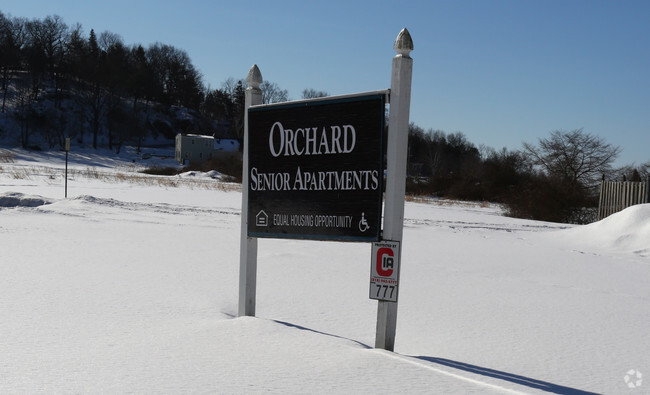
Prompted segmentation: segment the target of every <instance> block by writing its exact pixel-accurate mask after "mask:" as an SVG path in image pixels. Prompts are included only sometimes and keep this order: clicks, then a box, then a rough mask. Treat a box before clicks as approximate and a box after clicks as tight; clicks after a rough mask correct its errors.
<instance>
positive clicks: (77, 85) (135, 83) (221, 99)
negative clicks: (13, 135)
mask: <svg viewBox="0 0 650 395" xmlns="http://www.w3.org/2000/svg"><path fill="white" fill-rule="evenodd" d="M266 85H267V86H268V87H270V88H274V89H276V91H277V92H275V93H276V96H277V95H278V94H279V95H280V96H281V95H282V94H283V93H284V95H285V96H286V91H282V90H279V89H278V88H277V86H276V85H274V84H271V83H266ZM0 90H1V92H0V94H1V95H2V97H1V98H0V101H1V102H0V112H1V113H2V114H1V115H4V117H5V126H6V123H7V122H11V126H12V129H14V127H15V128H16V129H19V130H20V144H21V145H22V146H23V147H25V148H27V147H30V137H32V136H33V135H34V134H38V135H39V136H43V137H44V138H45V140H46V141H47V142H48V143H49V145H50V148H53V147H55V146H57V145H59V146H60V145H61V144H62V142H63V138H64V136H72V137H75V138H77V139H78V140H80V139H83V137H84V134H85V133H84V131H85V132H86V133H87V131H90V133H89V134H90V136H92V145H93V147H95V148H97V145H98V139H99V138H103V139H104V141H107V143H108V145H109V147H110V148H111V149H112V148H114V146H117V148H118V150H119V146H120V145H121V144H122V143H123V142H125V141H131V142H139V141H141V140H142V138H143V137H144V136H145V135H146V134H147V133H150V134H154V135H160V134H162V135H164V136H165V137H166V138H173V135H174V134H175V133H176V130H178V129H190V130H191V131H193V132H199V133H200V132H206V133H208V132H209V134H213V133H214V131H215V130H221V135H222V136H221V137H232V138H237V137H239V136H240V135H241V130H242V127H243V106H244V90H245V86H244V82H243V81H241V80H239V81H236V80H234V79H232V78H230V79H228V80H226V82H224V84H223V87H222V89H214V90H211V89H208V88H206V87H204V85H203V82H202V79H201V74H200V72H199V71H198V70H197V69H196V68H195V67H194V66H193V65H192V62H191V60H190V58H189V56H188V55H187V53H186V52H185V51H184V50H182V49H178V48H174V47H173V46H170V45H166V44H161V43H155V44H152V45H149V46H148V47H146V48H145V47H143V46H142V45H139V44H137V45H131V46H128V45H127V44H125V43H124V42H123V41H122V39H121V37H120V36H118V35H117V34H115V33H111V32H103V33H101V34H99V35H97V34H96V33H95V31H94V30H90V32H89V33H88V34H85V33H84V31H83V29H82V26H81V25H80V24H76V25H73V26H68V25H66V24H65V23H64V21H63V20H62V19H61V18H60V17H58V16H56V15H55V16H48V17H46V18H44V19H43V20H39V19H34V20H27V19H24V18H17V17H16V18H10V17H7V16H5V15H4V14H3V13H2V12H0ZM270 90H271V89H269V91H270ZM268 100H278V98H277V97H269V98H268ZM285 100H286V99H285ZM175 112H182V114H175ZM7 119H8V121H7ZM183 121H185V122H186V123H189V124H187V125H183V124H182V122H183ZM175 122H176V123H175ZM179 122H180V125H179V124H177V123H179ZM0 126H2V124H0ZM184 126H186V127H184ZM1 132H2V130H0V133H1Z"/></svg>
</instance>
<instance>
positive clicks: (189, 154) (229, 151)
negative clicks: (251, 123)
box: [176, 133, 239, 164]
mask: <svg viewBox="0 0 650 395" xmlns="http://www.w3.org/2000/svg"><path fill="white" fill-rule="evenodd" d="M238 153H239V142H238V141H237V140H233V139H219V138H214V137H212V136H202V135H199V134H180V133H179V134H177V135H176V161H177V162H178V163H180V164H188V163H190V162H201V161H204V160H210V159H212V158H217V157H227V156H233V155H237V154H238Z"/></svg>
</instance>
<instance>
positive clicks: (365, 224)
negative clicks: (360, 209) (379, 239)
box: [359, 213, 370, 232]
mask: <svg viewBox="0 0 650 395" xmlns="http://www.w3.org/2000/svg"><path fill="white" fill-rule="evenodd" d="M368 229H370V226H369V225H368V221H366V213H361V221H359V230H360V231H361V232H365V231H367V230H368Z"/></svg>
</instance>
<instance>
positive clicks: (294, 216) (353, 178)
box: [248, 94, 385, 241]
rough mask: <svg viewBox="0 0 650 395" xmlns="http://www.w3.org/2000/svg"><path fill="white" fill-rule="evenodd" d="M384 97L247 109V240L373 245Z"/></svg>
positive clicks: (377, 224) (376, 228)
mask: <svg viewBox="0 0 650 395" xmlns="http://www.w3.org/2000/svg"><path fill="white" fill-rule="evenodd" d="M384 111H385V96H384V94H369V95H363V96H349V97H342V98H333V99H330V100H319V101H307V102H294V103H291V102H289V103H286V104H279V105H278V104H274V105H269V106H256V107H251V108H249V110H248V125H249V126H248V130H249V132H248V138H249V151H248V152H249V156H248V158H249V159H248V169H249V170H248V171H249V173H248V235H249V236H251V237H272V238H291V239H314V240H339V241H377V240H379V236H380V230H381V208H382V189H383V176H384V174H383V153H382V152H383V151H382V144H383V142H382V135H383V133H382V131H383V129H384Z"/></svg>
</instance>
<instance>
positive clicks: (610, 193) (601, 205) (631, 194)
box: [598, 176, 650, 220]
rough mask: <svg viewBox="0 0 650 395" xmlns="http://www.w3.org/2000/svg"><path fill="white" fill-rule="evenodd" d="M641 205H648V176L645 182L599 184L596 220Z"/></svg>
mask: <svg viewBox="0 0 650 395" xmlns="http://www.w3.org/2000/svg"><path fill="white" fill-rule="evenodd" d="M642 203H650V176H649V177H648V179H647V180H646V181H645V182H632V181H603V182H602V184H600V200H599V202H598V220H601V219H603V218H605V217H607V216H609V215H612V214H614V213H617V212H619V211H621V210H623V209H625V208H627V207H630V206H633V205H635V204H642Z"/></svg>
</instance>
